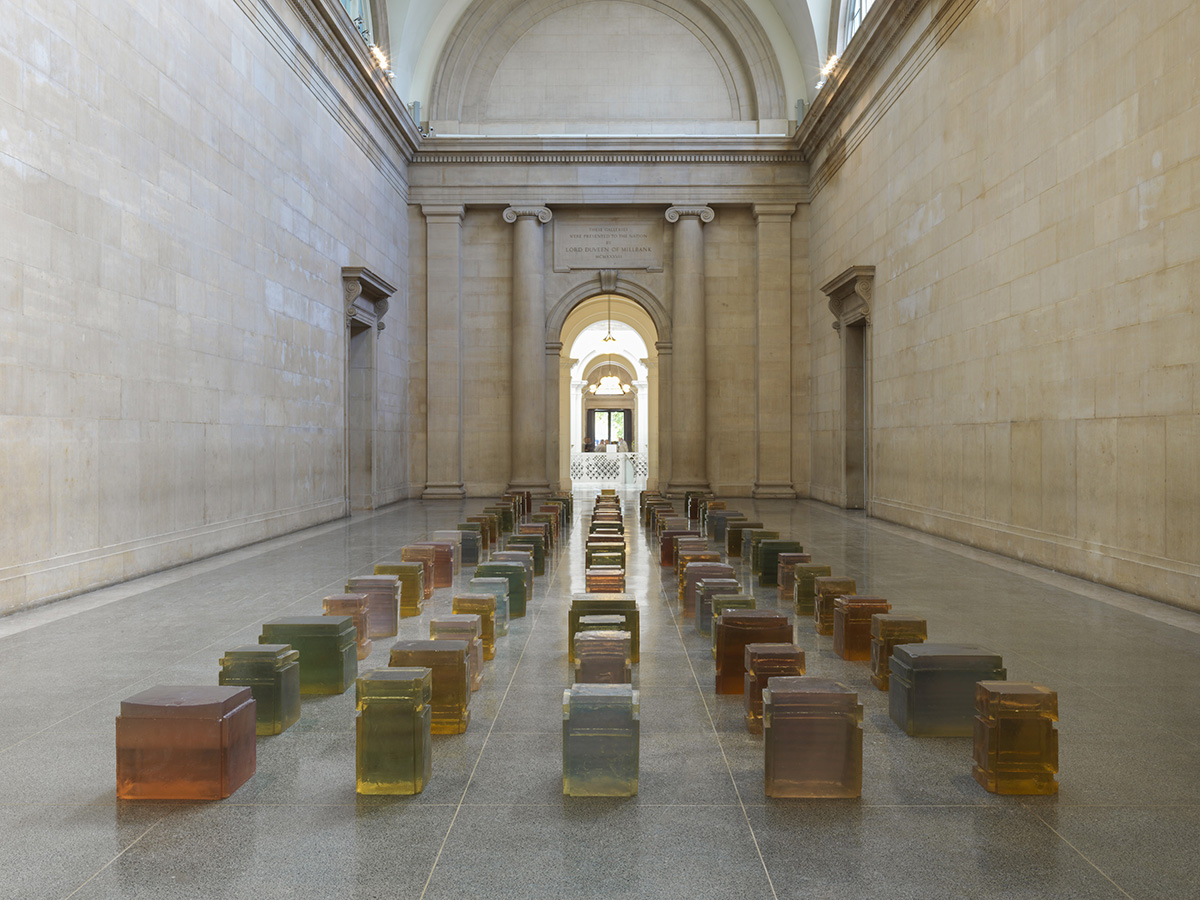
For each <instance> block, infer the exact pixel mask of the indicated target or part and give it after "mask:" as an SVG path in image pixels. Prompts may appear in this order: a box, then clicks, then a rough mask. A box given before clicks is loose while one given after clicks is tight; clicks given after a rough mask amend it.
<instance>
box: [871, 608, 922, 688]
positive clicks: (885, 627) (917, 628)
mask: <svg viewBox="0 0 1200 900" xmlns="http://www.w3.org/2000/svg"><path fill="white" fill-rule="evenodd" d="M926 636H927V635H926V629H925V620H924V619H919V618H917V617H916V616H902V615H897V614H893V613H888V614H886V615H874V616H871V684H873V685H875V687H877V688H879V689H880V690H881V691H886V690H887V689H888V676H889V674H890V672H891V669H890V668H889V666H888V660H889V658H890V657H891V655H892V648H893V647H895V646H896V645H897V644H923V643H925V638H926Z"/></svg>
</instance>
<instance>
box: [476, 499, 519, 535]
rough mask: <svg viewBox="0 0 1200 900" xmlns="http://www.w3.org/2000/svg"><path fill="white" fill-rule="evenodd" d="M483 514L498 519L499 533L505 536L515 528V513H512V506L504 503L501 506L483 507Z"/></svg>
mask: <svg viewBox="0 0 1200 900" xmlns="http://www.w3.org/2000/svg"><path fill="white" fill-rule="evenodd" d="M483 511H484V512H485V513H488V514H489V515H493V516H499V517H500V531H501V532H503V533H505V534H507V533H509V532H510V531H512V530H513V529H514V528H516V513H515V512H514V511H513V507H512V504H509V503H506V504H504V505H503V506H485V507H484V508H483Z"/></svg>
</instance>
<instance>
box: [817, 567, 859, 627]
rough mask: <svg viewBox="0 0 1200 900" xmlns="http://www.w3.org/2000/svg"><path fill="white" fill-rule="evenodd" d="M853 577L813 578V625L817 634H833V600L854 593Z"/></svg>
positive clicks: (831, 576)
mask: <svg viewBox="0 0 1200 900" xmlns="http://www.w3.org/2000/svg"><path fill="white" fill-rule="evenodd" d="M856 588H857V585H855V583H854V579H853V578H843V577H841V576H840V575H838V576H835V575H824V576H822V577H820V578H816V579H814V580H813V590H814V592H815V596H814V597H813V627H815V628H816V630H817V634H833V601H834V600H836V599H837V598H838V597H847V596H849V595H851V594H853V593H855V591H856Z"/></svg>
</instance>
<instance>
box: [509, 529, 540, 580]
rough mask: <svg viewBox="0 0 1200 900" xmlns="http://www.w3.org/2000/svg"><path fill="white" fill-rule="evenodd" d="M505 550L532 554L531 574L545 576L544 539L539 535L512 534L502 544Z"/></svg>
mask: <svg viewBox="0 0 1200 900" xmlns="http://www.w3.org/2000/svg"><path fill="white" fill-rule="evenodd" d="M504 549H505V550H524V551H528V552H529V553H532V554H533V574H534V575H535V576H536V575H545V574H546V539H545V538H543V537H542V536H541V535H540V534H514V535H513V536H512V537H510V538H509V539H508V540H507V541H506V542H505V544H504Z"/></svg>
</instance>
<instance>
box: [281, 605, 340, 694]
mask: <svg viewBox="0 0 1200 900" xmlns="http://www.w3.org/2000/svg"><path fill="white" fill-rule="evenodd" d="M356 636H357V633H356V629H355V628H354V620H353V619H352V618H350V616H286V617H284V618H282V619H275V620H273V621H271V622H264V623H263V627H262V634H261V635H259V638H258V642H259V643H260V644H291V645H292V649H293V650H297V651H299V653H300V693H301V694H341V693H344V692H345V691H346V690H347V689H348V688H349V687H350V686H351V685H352V684H354V679H355V678H357V677H358V653H357V641H356V640H355V638H356Z"/></svg>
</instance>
